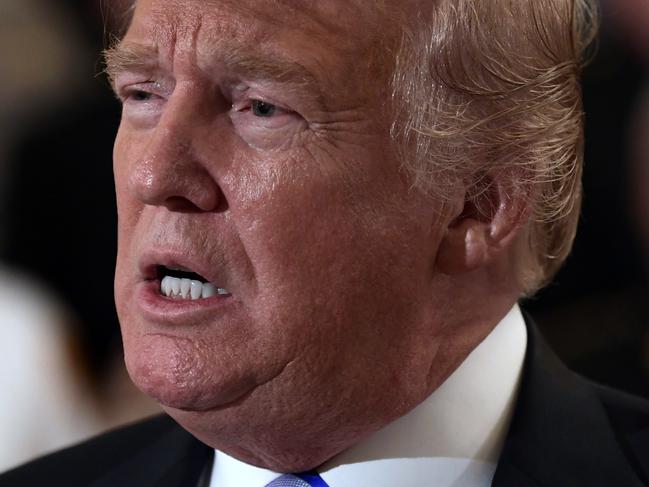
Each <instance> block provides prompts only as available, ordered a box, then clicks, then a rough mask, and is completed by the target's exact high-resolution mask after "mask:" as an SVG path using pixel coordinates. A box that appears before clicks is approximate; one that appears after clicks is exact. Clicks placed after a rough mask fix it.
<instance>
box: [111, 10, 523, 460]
mask: <svg viewBox="0 0 649 487" xmlns="http://www.w3.org/2000/svg"><path fill="white" fill-rule="evenodd" d="M408 8H416V2H405V3H402V2H396V1H395V2H393V5H390V4H389V2H388V4H386V6H385V8H381V9H377V8H370V6H369V4H368V3H367V2H362V1H349V0H324V1H319V2H311V1H307V0H304V1H302V0H293V1H289V0H276V1H270V2H260V1H254V0H239V1H237V2H231V1H220V0H210V1H205V0H140V1H139V2H138V5H137V8H136V11H135V14H134V19H133V22H132V25H131V27H130V29H129V30H128V32H127V34H126V36H125V37H124V39H123V40H122V42H121V43H120V45H119V46H118V47H116V48H115V49H113V50H112V51H111V52H109V54H108V71H109V73H110V75H111V78H112V80H113V84H114V87H115V90H116V92H117V94H118V96H119V97H120V99H121V100H122V102H123V116H122V123H121V126H120V129H119V133H118V136H117V140H116V144H115V152H114V171H115V182H116V188H117V199H118V212H119V242H118V243H119V253H118V259H117V270H116V281H115V296H116V303H117V308H118V313H119V316H120V322H121V326H122V334H123V338H124V347H125V358H126V364H127V367H128V370H129V373H130V375H131V377H132V379H133V381H134V382H135V384H136V385H137V386H138V387H139V388H140V389H141V390H142V391H144V392H145V393H146V394H148V395H150V396H151V397H153V398H155V399H156V400H158V401H159V402H160V403H161V404H162V406H163V407H164V409H165V410H166V411H167V412H168V413H169V414H170V415H171V416H172V417H173V418H174V419H176V420H177V421H178V422H179V423H180V424H181V425H182V426H183V427H184V428H186V429H187V430H189V431H190V432H191V433H193V434H194V435H195V436H196V437H198V438H199V439H200V440H202V441H203V442H205V443H206V444H208V445H210V446H212V447H215V448H218V449H220V450H223V451H225V452H226V453H228V454H230V455H233V456H235V457H237V458H240V459H241V460H243V461H246V462H248V463H252V464H255V465H259V466H263V467H266V468H271V469H273V470H276V471H300V470H306V469H309V468H313V467H315V466H317V465H319V464H321V463H323V462H324V461H326V460H328V459H330V458H331V457H332V456H334V455H336V454H337V453H339V452H340V451H342V450H344V449H345V448H348V447H349V446H351V445H353V444H354V443H356V442H358V441H359V440H360V439H362V438H363V437H365V436H367V435H368V434H370V433H371V432H373V431H375V430H377V429H379V428H381V427H382V426H384V425H386V424H387V423H389V422H391V421H393V420H394V419H396V418H397V417H399V416H401V415H403V414H405V413H406V412H408V411H409V410H411V409H412V408H413V407H415V406H416V405H417V404H419V403H420V402H421V401H423V400H424V399H425V398H426V397H427V396H428V395H429V394H431V393H432V392H433V391H434V390H435V389H436V388H437V387H438V386H439V385H440V384H441V383H442V382H443V381H444V380H445V379H446V378H447V377H448V375H449V374H450V373H451V372H452V371H453V370H454V369H455V368H456V367H457V366H458V365H459V364H460V363H461V362H462V360H464V358H466V356H467V355H468V353H469V352H470V351H471V350H472V349H473V348H475V346H476V345H477V344H478V343H480V341H481V340H482V339H483V338H484V337H485V336H486V335H487V334H488V333H489V332H490V331H491V329H492V328H493V327H494V326H495V325H496V324H497V323H498V321H499V320H500V318H502V317H503V316H504V315H505V314H506V313H507V311H508V310H509V309H510V307H511V306H512V305H513V303H514V302H515V301H516V298H517V296H518V293H519V291H520V290H519V289H517V288H516V285H515V284H514V283H515V280H514V279H513V276H512V271H511V269H512V267H513V264H512V262H513V256H512V255H511V254H512V252H511V251H510V249H511V247H512V246H513V242H514V240H515V239H516V238H517V236H518V232H519V229H520V228H521V226H522V223H524V222H522V219H523V217H524V215H525V211H524V208H523V209H521V207H520V205H518V204H517V201H516V200H515V198H508V197H505V196H504V194H505V189H503V188H499V186H498V181H495V184H494V188H495V190H494V191H492V192H490V193H489V194H487V195H485V198H490V201H489V202H488V203H490V204H489V205H487V206H488V207H490V208H493V211H492V213H491V214H489V215H482V216H480V217H477V216H476V215H475V212H474V211H472V208H471V207H470V205H469V204H468V203H465V201H464V197H465V191H464V190H463V189H462V188H461V187H459V188H458V191H457V194H456V195H455V196H454V199H453V200H451V201H447V202H444V203H442V202H440V201H436V200H434V199H433V198H431V197H430V196H427V195H425V194H423V193H422V192H420V191H418V190H415V189H413V187H412V184H411V181H410V180H409V177H408V175H407V174H406V172H405V171H403V170H402V167H401V163H400V161H399V160H398V158H397V157H396V155H395V151H394V150H393V149H394V147H393V146H394V141H393V140H392V139H391V137H390V126H391V123H392V118H391V107H390V99H391V89H390V77H391V69H392V65H391V64H390V62H389V58H394V52H395V51H396V50H397V47H398V44H399V39H400V33H399V32H398V31H397V29H396V28H395V27H394V22H393V21H392V20H391V18H392V17H391V15H389V12H390V11H391V10H393V11H394V10H398V9H403V12H402V13H404V15H405V14H407V13H408V12H407V9H408ZM370 11H371V12H372V14H371V15H369V14H370ZM377 39H381V41H380V42H378V41H377ZM499 189H502V191H499ZM156 265H166V266H178V267H183V268H186V269H189V270H191V271H193V272H196V273H198V274H201V275H202V276H204V277H205V278H206V279H207V280H209V281H211V282H213V283H214V284H215V285H217V286H218V287H221V288H224V289H226V290H227V291H228V292H229V295H227V296H226V297H220V298H218V299H212V300H209V302H208V300H205V302H199V301H197V302H195V303H187V302H185V303H181V302H178V301H173V300H170V299H168V298H164V297H162V296H160V295H159V294H158V293H157V288H156V286H158V287H159V283H156V281H155V277H154V276H153V275H152V271H151V269H152V268H154V267H155V266H156Z"/></svg>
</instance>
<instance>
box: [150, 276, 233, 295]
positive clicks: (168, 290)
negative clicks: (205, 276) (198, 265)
mask: <svg viewBox="0 0 649 487" xmlns="http://www.w3.org/2000/svg"><path fill="white" fill-rule="evenodd" d="M160 292H161V293H162V294H164V295H165V296H168V297H170V298H182V299H205V298H211V297H212V296H216V295H217V294H220V295H224V294H230V293H229V292H228V291H226V290H225V289H223V288H220V287H216V286H215V285H214V284H211V283H209V282H205V283H203V282H201V281H195V280H193V279H185V278H182V279H181V278H178V277H172V276H165V277H163V278H162V281H161V282H160Z"/></svg>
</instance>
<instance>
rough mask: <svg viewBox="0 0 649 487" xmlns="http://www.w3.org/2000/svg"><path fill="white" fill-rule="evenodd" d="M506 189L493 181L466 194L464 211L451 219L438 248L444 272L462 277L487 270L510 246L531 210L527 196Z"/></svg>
mask: <svg viewBox="0 0 649 487" xmlns="http://www.w3.org/2000/svg"><path fill="white" fill-rule="evenodd" d="M506 186H507V185H505V184H502V183H500V182H498V181H496V180H495V179H490V180H489V181H488V185H487V186H486V187H485V188H483V189H482V190H481V191H480V192H479V193H477V195H475V196H471V194H470V193H469V192H467V193H465V195H464V198H463V199H464V201H463V206H462V210H461V211H459V212H457V213H458V214H457V215H456V216H455V217H452V218H450V220H449V223H448V226H447V229H446V234H445V235H444V237H443V238H442V240H441V242H440V245H439V249H438V252H437V258H436V267H437V268H438V269H439V270H440V271H441V272H443V273H445V274H460V273H463V272H469V271H472V270H475V269H478V268H480V267H484V266H486V265H488V264H490V263H491V262H492V261H494V260H495V259H496V258H497V257H498V256H501V255H503V254H504V253H505V252H506V251H507V250H508V249H509V248H510V247H511V245H512V243H513V241H514V240H515V238H516V237H517V236H518V234H519V232H520V229H521V228H522V227H523V226H524V224H525V221H526V219H527V217H528V214H529V210H528V204H527V201H528V200H527V198H526V197H525V194H524V193H523V192H522V191H520V190H519V191H511V190H509V188H507V187H506ZM457 206H458V207H459V206H460V205H457Z"/></svg>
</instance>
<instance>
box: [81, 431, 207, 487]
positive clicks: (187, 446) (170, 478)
mask: <svg viewBox="0 0 649 487" xmlns="http://www.w3.org/2000/svg"><path fill="white" fill-rule="evenodd" d="M213 454H214V451H213V450H212V449H211V448H209V447H208V446H206V445H204V444H202V443H201V442H199V441H198V440H196V439H195V438H194V437H193V436H191V435H190V434H189V433H187V432H186V431H185V430H183V429H182V428H181V427H180V426H177V425H176V426H175V427H174V428H172V429H171V430H170V431H168V432H166V433H165V434H164V435H163V436H161V437H160V438H158V439H156V440H155V441H154V442H153V443H152V444H150V445H148V446H147V447H146V448H143V449H142V450H140V452H138V453H136V454H135V455H133V457H131V458H130V459H129V460H128V461H126V462H124V463H122V464H120V465H117V466H116V467H115V468H113V469H112V470H111V471H110V472H108V473H107V474H106V475H104V476H103V477H101V478H100V479H98V480H97V481H96V482H94V483H93V484H92V487H114V486H117V485H118V486H120V487H197V486H198V484H199V478H200V477H201V474H202V472H203V471H204V470H205V469H206V468H207V467H209V466H210V465H211V459H212V457H213Z"/></svg>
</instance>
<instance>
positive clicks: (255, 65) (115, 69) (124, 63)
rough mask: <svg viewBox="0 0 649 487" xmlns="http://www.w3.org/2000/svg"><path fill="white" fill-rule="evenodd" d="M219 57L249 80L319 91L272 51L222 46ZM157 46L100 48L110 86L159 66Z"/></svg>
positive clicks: (307, 74)
mask: <svg viewBox="0 0 649 487" xmlns="http://www.w3.org/2000/svg"><path fill="white" fill-rule="evenodd" d="M224 51H225V55H223V56H221V57H220V58H221V59H220V61H222V62H223V64H224V65H225V68H226V70H227V72H231V73H234V74H236V75H238V76H241V77H242V78H244V79H247V80H252V81H274V82H277V83H280V84H285V85H288V86H289V87H293V88H301V89H309V88H310V89H312V90H313V91H316V92H317V93H318V94H320V95H321V94H322V92H323V91H322V86H321V83H320V81H319V80H318V79H317V78H316V77H315V76H314V74H313V73H312V72H311V71H309V70H308V69H307V68H306V67H305V66H303V65H302V64H300V63H298V62H296V61H293V60H290V59H286V58H282V57H280V56H277V55H275V54H272V53H269V54H260V53H258V52H256V51H255V52H253V51H252V50H250V49H248V48H241V47H232V48H229V49H225V50H224ZM158 59H159V53H158V49H157V48H155V47H153V46H149V45H143V44H136V43H120V44H117V45H115V46H113V47H110V48H108V49H106V50H105V51H104V63H105V66H106V69H105V72H106V73H107V75H108V78H109V80H110V82H111V84H112V85H113V88H114V86H115V80H116V78H117V77H118V76H120V75H121V74H123V73H125V72H137V71H151V70H154V69H156V68H157V67H158V66H159V62H158Z"/></svg>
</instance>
